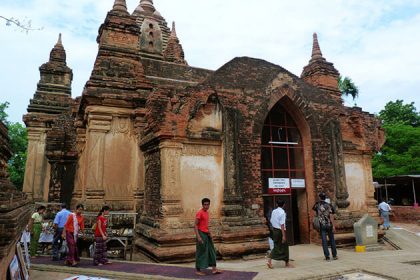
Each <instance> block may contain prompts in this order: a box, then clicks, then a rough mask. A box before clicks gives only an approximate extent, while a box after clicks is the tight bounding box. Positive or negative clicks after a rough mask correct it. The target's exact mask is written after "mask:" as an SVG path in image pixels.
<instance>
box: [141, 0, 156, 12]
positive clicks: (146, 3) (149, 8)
mask: <svg viewBox="0 0 420 280" xmlns="http://www.w3.org/2000/svg"><path fill="white" fill-rule="evenodd" d="M140 7H142V8H143V10H145V11H146V12H150V13H154V12H155V11H156V9H155V6H154V5H153V0H140Z"/></svg>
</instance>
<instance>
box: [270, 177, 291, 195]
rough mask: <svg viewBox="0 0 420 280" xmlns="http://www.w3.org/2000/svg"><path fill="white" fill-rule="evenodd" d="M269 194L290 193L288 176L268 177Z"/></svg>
mask: <svg viewBox="0 0 420 280" xmlns="http://www.w3.org/2000/svg"><path fill="white" fill-rule="evenodd" d="M268 193H269V194H291V189H290V179H289V178H268Z"/></svg>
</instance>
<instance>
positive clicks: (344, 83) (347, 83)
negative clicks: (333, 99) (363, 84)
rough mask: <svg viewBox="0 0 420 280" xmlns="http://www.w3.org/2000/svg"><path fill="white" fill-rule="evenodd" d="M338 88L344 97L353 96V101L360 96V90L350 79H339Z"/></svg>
mask: <svg viewBox="0 0 420 280" xmlns="http://www.w3.org/2000/svg"><path fill="white" fill-rule="evenodd" d="M338 88H339V89H340V91H341V95H343V96H351V97H353V100H354V99H356V98H357V97H358V96H359V88H358V87H357V86H356V85H355V84H354V83H353V81H352V80H351V79H350V78H349V77H344V78H343V77H342V76H340V77H339V78H338Z"/></svg>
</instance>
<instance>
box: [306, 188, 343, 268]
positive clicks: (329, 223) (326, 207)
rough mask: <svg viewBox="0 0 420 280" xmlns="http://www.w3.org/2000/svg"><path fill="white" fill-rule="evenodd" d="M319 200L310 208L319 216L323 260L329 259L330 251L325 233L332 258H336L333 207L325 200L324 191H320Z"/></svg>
mask: <svg viewBox="0 0 420 280" xmlns="http://www.w3.org/2000/svg"><path fill="white" fill-rule="evenodd" d="M318 196H319V199H320V201H318V202H316V203H315V205H314V206H313V207H312V210H314V211H315V212H316V215H317V216H318V217H319V223H320V233H321V240H322V249H323V250H324V256H325V260H326V261H329V260H330V252H329V250H328V242H327V235H328V239H329V240H330V243H331V253H332V257H333V259H334V260H337V259H338V257H337V248H336V245H335V239H334V232H335V225H334V214H335V211H334V208H333V207H332V205H331V204H330V203H327V202H326V201H325V199H326V195H325V193H323V192H322V193H320V194H319V195H318Z"/></svg>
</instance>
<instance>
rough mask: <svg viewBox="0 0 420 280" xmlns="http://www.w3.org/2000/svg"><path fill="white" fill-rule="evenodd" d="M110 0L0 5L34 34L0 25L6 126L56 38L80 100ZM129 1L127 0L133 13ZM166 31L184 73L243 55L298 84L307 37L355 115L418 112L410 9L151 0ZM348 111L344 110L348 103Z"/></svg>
mask: <svg viewBox="0 0 420 280" xmlns="http://www.w3.org/2000/svg"><path fill="white" fill-rule="evenodd" d="M113 2H114V1H113V0H106V1H104V0H101V1H95V0H73V1H57V0H25V1H22V0H21V1H19V0H2V1H1V3H0V11H1V14H2V15H7V16H13V17H15V18H24V17H28V18H30V19H31V20H32V25H33V26H34V27H38V26H43V27H44V29H43V30H42V31H33V32H30V33H28V34H25V33H21V32H18V31H16V30H15V29H14V28H12V27H6V26H5V25H4V24H3V22H0V63H1V64H0V102H2V101H6V100H7V101H9V102H10V103H11V106H10V109H9V115H10V118H11V120H12V121H20V120H21V118H22V115H23V114H25V113H26V108H27V105H28V103H29V99H30V98H32V96H33V94H34V92H35V90H36V84H37V82H38V81H39V71H38V67H39V66H40V65H41V64H42V63H45V62H46V61H47V60H48V57H49V52H50V50H51V48H52V47H53V46H54V44H55V42H56V40H57V36H58V33H60V32H61V33H63V44H64V47H65V49H66V51H67V63H68V65H69V66H70V67H71V68H72V69H73V72H74V80H73V97H75V96H78V95H80V94H81V92H82V89H83V86H84V84H85V82H86V81H87V80H88V78H89V75H90V72H91V70H92V66H93V63H94V60H95V57H96V52H97V44H96V35H97V31H98V28H99V26H100V24H101V23H102V22H103V20H104V19H105V16H106V13H107V11H108V10H110V9H111V8H112V5H113ZM137 4H138V0H128V1H127V5H128V7H129V11H133V10H134V9H135V7H136V6H137ZM154 4H155V7H156V8H157V9H158V10H159V11H160V12H161V14H162V15H163V16H164V17H165V18H166V20H167V21H168V24H169V25H170V23H171V22H172V21H173V20H175V21H176V23H177V32H178V36H179V37H180V40H181V43H182V44H183V47H184V51H185V54H186V58H187V60H188V62H189V64H190V65H193V66H197V67H203V68H209V69H217V68H218V67H220V66H221V65H223V64H224V63H226V62H227V61H229V60H230V59H232V58H234V57H235V56H245V55H246V56H253V57H258V58H263V59H266V60H268V61H270V62H273V63H276V64H279V65H281V66H283V67H284V68H286V69H288V70H289V71H291V72H293V73H295V74H296V75H300V73H301V71H302V68H303V66H305V65H306V64H307V62H308V60H309V57H310V52H311V44H312V33H313V32H314V31H316V32H318V35H319V40H320V45H321V49H322V52H323V54H324V57H326V59H327V60H328V61H330V62H333V63H334V64H335V66H336V68H337V69H338V70H339V71H340V72H341V73H342V74H343V75H346V76H350V77H351V78H352V79H353V80H354V82H355V83H356V84H357V85H358V86H359V87H360V98H359V99H357V100H356V103H357V105H358V106H360V107H362V108H363V109H364V110H365V111H370V112H372V113H374V112H379V110H381V109H382V108H383V107H384V105H385V104H386V102H388V101H391V100H396V99H397V98H399V99H403V100H404V101H405V102H406V103H408V102H412V101H414V102H415V103H416V105H417V107H419V106H420V105H419V104H420V100H419V93H418V91H419V89H420V79H419V78H418V73H420V69H419V68H420V56H419V54H418V53H419V50H420V37H418V36H416V34H417V33H418V30H419V29H420V2H419V1H416V0H382V1H378V0H364V1H356V0H295V1H279V0H260V1H255V0H200V1H197V0H177V1H174V0H155V1H154ZM348 104H353V102H352V101H349V102H348Z"/></svg>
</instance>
